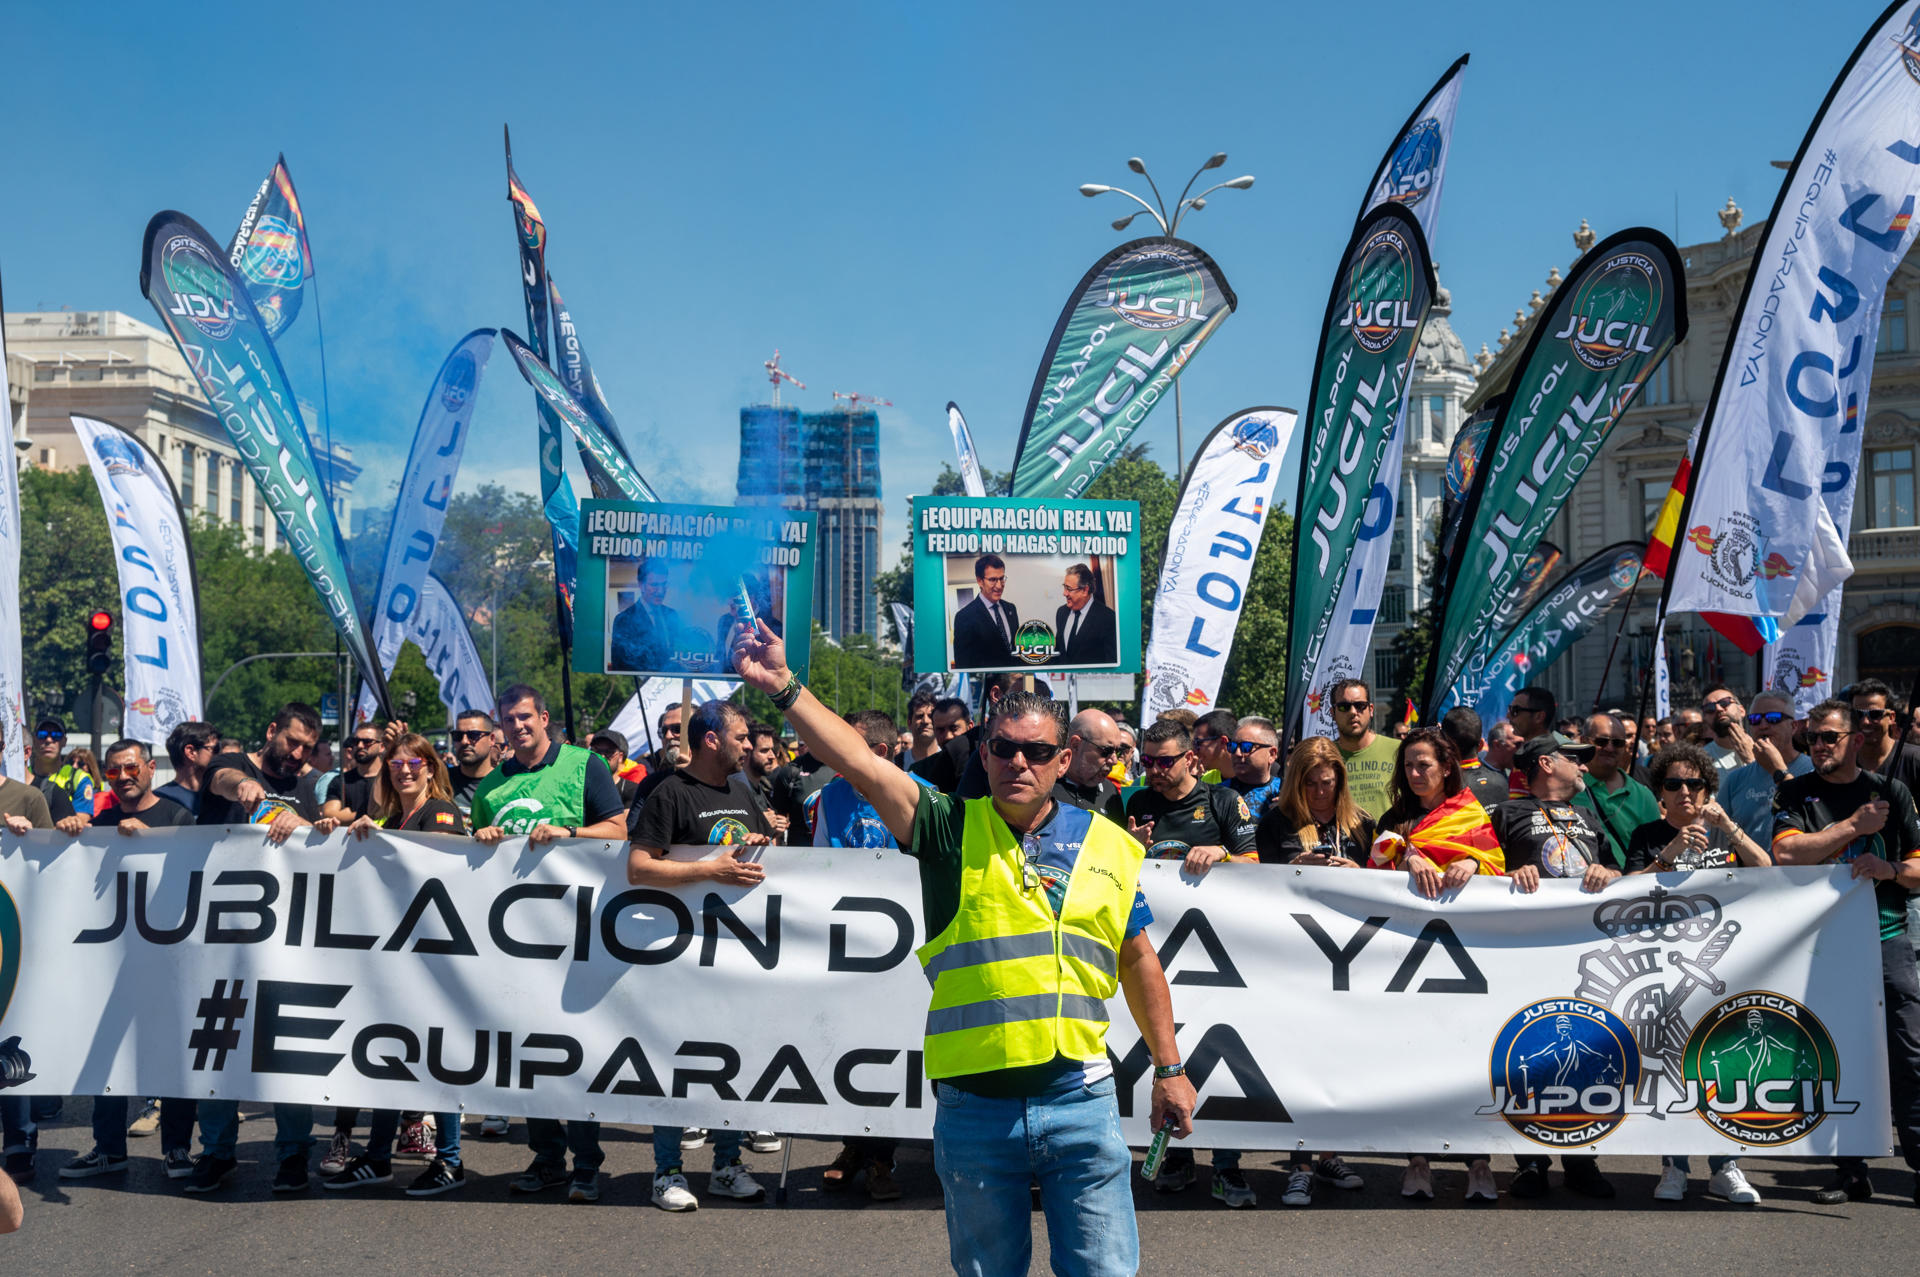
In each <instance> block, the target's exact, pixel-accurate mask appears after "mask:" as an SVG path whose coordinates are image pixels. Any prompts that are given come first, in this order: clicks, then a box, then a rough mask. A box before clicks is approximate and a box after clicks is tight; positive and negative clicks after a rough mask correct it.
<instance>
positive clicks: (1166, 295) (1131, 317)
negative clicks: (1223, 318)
mask: <svg viewBox="0 0 1920 1277" xmlns="http://www.w3.org/2000/svg"><path fill="white" fill-rule="evenodd" d="M1206 300H1207V285H1206V281H1205V280H1203V279H1202V278H1201V277H1200V273H1199V272H1198V271H1196V270H1194V269H1193V266H1192V263H1191V261H1190V259H1189V258H1188V257H1187V255H1186V254H1184V253H1177V252H1174V251H1173V250H1172V249H1168V248H1143V249H1141V250H1140V251H1139V252H1137V253H1128V254H1127V255H1126V256H1125V257H1123V258H1121V259H1120V260H1119V261H1117V262H1115V263H1114V264H1113V269H1112V272H1111V273H1110V274H1109V275H1108V277H1107V300H1106V301H1105V302H1103V303H1102V305H1104V306H1105V307H1106V308H1107V309H1109V310H1111V311H1113V312H1114V313H1115V314H1116V315H1118V316H1120V318H1122V319H1124V320H1126V321H1127V322H1128V323H1129V324H1132V325H1133V326H1134V327H1135V328H1143V329H1145V330H1146V331H1148V332H1154V333H1158V332H1166V331H1168V330H1169V329H1173V328H1178V327H1180V326H1181V325H1182V324H1188V323H1195V324H1198V323H1204V322H1205V321H1206V318H1207V315H1206V310H1205V306H1206Z"/></svg>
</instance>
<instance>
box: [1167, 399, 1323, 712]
mask: <svg viewBox="0 0 1920 1277" xmlns="http://www.w3.org/2000/svg"><path fill="white" fill-rule="evenodd" d="M1298 418H1299V414H1298V413H1296V412H1295V411H1294V410H1293V409H1291V408H1248V409H1245V410H1244V411H1241V412H1236V413H1234V414H1233V415H1232V416H1231V417H1228V418H1227V419H1226V420H1225V421H1222V422H1221V423H1220V424H1219V425H1217V426H1215V427H1214V428H1213V431H1212V433H1210V434H1209V435H1208V436H1207V437H1206V440H1205V441H1204V442H1203V443H1201V445H1200V451H1199V453H1198V454H1197V455H1196V456H1195V457H1194V459H1193V468H1192V469H1191V470H1189V471H1188V472H1187V477H1186V479H1185V480H1184V481H1182V483H1181V485H1180V499H1179V501H1178V502H1177V503H1176V504H1175V507H1174V512H1173V521H1172V523H1170V524H1169V525H1168V526H1167V549H1166V553H1165V554H1163V555H1162V556H1161V559H1160V584H1159V587H1158V588H1157V589H1156V590H1155V591H1154V595H1153V633H1152V634H1151V636H1149V638H1148V639H1147V652H1146V671H1147V674H1146V693H1145V695H1144V697H1143V701H1144V704H1143V706H1142V711H1141V712H1142V714H1143V716H1144V718H1145V720H1146V721H1148V722H1151V721H1152V720H1153V718H1154V716H1155V715H1156V714H1158V713H1159V712H1160V711H1162V710H1168V709H1184V708H1192V709H1196V710H1198V711H1200V712H1202V713H1204V712H1206V711H1207V710H1209V709H1211V708H1213V698H1214V697H1215V696H1217V695H1219V693H1220V683H1221V680H1222V679H1224V678H1225V677H1226V672H1227V657H1228V655H1229V654H1230V653H1231V652H1232V650H1233V635H1234V630H1235V628H1236V627H1237V626H1238V625H1239V623H1240V613H1241V610H1242V609H1243V608H1244V606H1245V604H1246V592H1247V584H1248V582H1249V581H1251V580H1252V579H1253V560H1254V556H1255V555H1256V554H1258V553H1259V550H1260V536H1261V534H1262V533H1263V532H1265V531H1266V526H1267V516H1268V515H1269V514H1270V513H1272V510H1273V489H1274V486H1275V485H1276V484H1278V483H1279V482H1280V469H1281V466H1282V465H1283V464H1284V463H1285V460H1286V456H1287V449H1288V447H1289V445H1291V443H1292V442H1293V431H1294V425H1295V423H1296V422H1297V420H1298Z"/></svg>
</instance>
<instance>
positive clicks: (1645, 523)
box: [1640, 479, 1673, 537]
mask: <svg viewBox="0 0 1920 1277" xmlns="http://www.w3.org/2000/svg"><path fill="white" fill-rule="evenodd" d="M1672 490H1673V481H1672V480H1671V479H1642V480H1640V523H1641V531H1642V532H1643V533H1644V534H1645V535H1646V536H1649V537H1651V536H1652V535H1653V525H1654V523H1655V522H1656V521H1657V520H1658V519H1659V518H1660V507H1661V506H1662V505H1665V504H1666V500H1667V493H1668V492H1670V491H1672Z"/></svg>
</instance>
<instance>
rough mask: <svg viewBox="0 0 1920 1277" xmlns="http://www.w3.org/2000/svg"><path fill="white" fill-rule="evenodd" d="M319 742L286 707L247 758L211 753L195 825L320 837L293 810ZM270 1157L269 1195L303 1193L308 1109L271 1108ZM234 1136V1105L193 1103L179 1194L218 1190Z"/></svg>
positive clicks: (324, 825)
mask: <svg viewBox="0 0 1920 1277" xmlns="http://www.w3.org/2000/svg"><path fill="white" fill-rule="evenodd" d="M319 739H320V715H319V714H317V713H316V712H314V709H313V707H312V706H311V705H304V704H301V703H300V702H299V701H289V702H288V703H287V704H285V705H282V706H281V707H280V708H279V710H277V711H276V712H275V713H274V716H273V721H272V722H271V723H269V724H268V725H267V743H266V744H265V746H263V747H262V748H260V749H258V750H255V751H253V752H251V753H247V752H243V751H235V752H232V753H225V754H216V755H214V758H213V761H212V762H210V763H208V764H207V774H206V779H205V781H204V783H203V784H202V785H201V794H200V815H199V817H198V822H197V823H199V824H202V825H248V824H254V825H262V824H263V825H265V826H266V828H267V841H269V842H272V843H284V842H285V841H286V840H287V839H288V838H290V837H292V836H293V831H294V830H296V829H305V828H308V827H309V826H315V825H316V824H317V825H318V827H319V828H320V829H321V830H322V831H323V832H324V831H327V830H331V829H332V827H333V822H332V821H324V822H322V820H321V816H320V813H319V812H317V811H315V810H313V809H312V808H311V807H307V808H305V809H304V810H303V809H302V808H301V805H300V800H299V798H298V797H297V796H296V793H295V791H296V790H297V789H298V788H299V784H300V773H301V771H302V769H303V768H304V767H305V766H306V761H307V756H308V755H309V754H310V753H311V752H312V750H313V746H314V743H315V742H317V741H318V740H319ZM273 1125H274V1140H273V1155H274V1159H275V1160H276V1161H277V1162H278V1163H279V1170H278V1171H277V1172H276V1173H275V1175H274V1179H273V1191H274V1192H276V1193H304V1192H305V1191H306V1190H307V1185H308V1177H307V1155H308V1153H309V1152H311V1151H312V1149H313V1105H311V1104H276V1105H274V1106H273ZM239 1136H240V1105H239V1103H238V1102H237V1101H235V1100H216V1099H210V1100H202V1101H201V1102H200V1150H201V1151H200V1157H199V1159H198V1160H197V1161H195V1162H194V1164H193V1174H192V1175H191V1176H189V1177H188V1179H187V1185H186V1191H187V1192H189V1193H211V1192H214V1191H216V1190H218V1189H219V1188H221V1187H222V1186H224V1185H225V1183H226V1181H227V1177H228V1176H229V1175H231V1174H233V1172H234V1170H235V1169H237V1168H238V1166H239V1163H238V1162H237V1161H235V1160H234V1149H235V1146H236V1144H237V1143H238V1141H239Z"/></svg>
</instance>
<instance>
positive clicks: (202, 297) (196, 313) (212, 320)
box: [161, 235, 236, 341]
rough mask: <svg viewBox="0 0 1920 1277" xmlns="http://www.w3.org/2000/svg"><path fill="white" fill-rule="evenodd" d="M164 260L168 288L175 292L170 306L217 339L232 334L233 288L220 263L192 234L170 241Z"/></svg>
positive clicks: (169, 290)
mask: <svg viewBox="0 0 1920 1277" xmlns="http://www.w3.org/2000/svg"><path fill="white" fill-rule="evenodd" d="M161 260H162V262H163V263H164V270H165V272H166V280H167V291H168V292H170V293H171V294H172V295H173V296H172V298H171V303H172V304H171V305H170V306H168V308H167V309H168V310H169V311H170V312H171V313H173V314H175V315H178V316H180V317H181V318H182V319H185V320H186V321H187V322H188V323H190V324H192V325H193V326H194V327H195V328H198V329H199V330H200V331H201V332H203V333H205V334H206V335H207V336H209V337H211V338H213V339H214V340H215V341H219V340H221V339H223V338H225V337H227V336H228V335H229V334H231V333H232V332H233V326H234V321H235V318H236V316H235V315H234V301H233V287H232V285H230V284H229V283H228V282H227V273H226V272H225V271H224V270H222V269H221V268H220V263H219V262H217V261H215V260H214V259H213V258H212V257H211V256H209V255H208V253H207V250H206V249H205V248H203V247H202V246H201V245H200V243H199V242H198V241H197V240H195V239H194V238H193V237H192V236H189V235H176V236H174V237H173V238H172V239H170V240H168V241H167V247H166V249H165V251H164V252H163V254H162V258H161Z"/></svg>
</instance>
